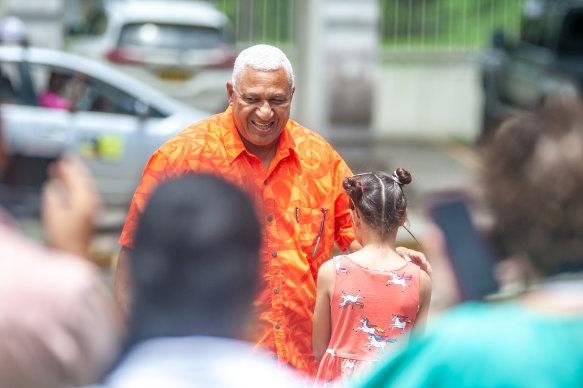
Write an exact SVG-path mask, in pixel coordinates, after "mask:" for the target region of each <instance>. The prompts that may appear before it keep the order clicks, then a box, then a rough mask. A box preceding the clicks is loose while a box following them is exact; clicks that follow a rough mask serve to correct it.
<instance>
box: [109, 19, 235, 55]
mask: <svg viewBox="0 0 583 388" xmlns="http://www.w3.org/2000/svg"><path fill="white" fill-rule="evenodd" d="M224 42H225V35H224V34H223V32H222V30H220V29H216V28H212V27H204V26H192V25H180V24H162V23H132V24H126V25H125V26H124V27H123V28H122V31H121V34H120V38H119V42H118V45H119V46H120V47H127V46H133V47H135V46H137V47H153V48H161V47H162V48H174V49H211V48H215V47H217V46H219V45H221V44H222V43H224Z"/></svg>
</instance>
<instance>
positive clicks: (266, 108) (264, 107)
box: [257, 101, 272, 120]
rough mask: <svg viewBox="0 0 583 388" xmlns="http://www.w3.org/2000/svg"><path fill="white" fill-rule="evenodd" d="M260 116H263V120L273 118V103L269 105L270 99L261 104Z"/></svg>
mask: <svg viewBox="0 0 583 388" xmlns="http://www.w3.org/2000/svg"><path fill="white" fill-rule="evenodd" d="M257 112H258V115H259V118H261V119H262V120H266V119H269V118H271V113H272V109H271V105H269V102H268V101H263V102H262V103H261V105H260V106H259V108H258V109H257Z"/></svg>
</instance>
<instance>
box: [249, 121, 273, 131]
mask: <svg viewBox="0 0 583 388" xmlns="http://www.w3.org/2000/svg"><path fill="white" fill-rule="evenodd" d="M273 123H274V122H273V121H271V122H269V123H261V122H259V121H253V120H252V121H251V124H253V126H254V127H255V128H256V129H257V130H258V131H259V132H268V131H269V130H271V128H272V127H273Z"/></svg>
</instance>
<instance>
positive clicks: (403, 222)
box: [399, 209, 409, 226]
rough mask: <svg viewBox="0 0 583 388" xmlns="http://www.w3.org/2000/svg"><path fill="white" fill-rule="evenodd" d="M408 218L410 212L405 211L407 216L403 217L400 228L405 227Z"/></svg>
mask: <svg viewBox="0 0 583 388" xmlns="http://www.w3.org/2000/svg"><path fill="white" fill-rule="evenodd" d="M408 216H409V211H408V210H407V209H405V214H404V215H403V219H402V220H401V223H400V224H399V226H403V225H405V222H407V217H408Z"/></svg>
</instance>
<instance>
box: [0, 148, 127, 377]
mask: <svg viewBox="0 0 583 388" xmlns="http://www.w3.org/2000/svg"><path fill="white" fill-rule="evenodd" d="M0 140H1V136H0ZM0 143H1V142H0ZM8 157H9V156H8V155H6V154H5V153H4V152H3V147H2V144H0V175H1V174H2V171H3V167H4V166H5V165H6V164H5V163H6V162H7V160H8ZM42 200H43V202H42V206H41V209H42V217H43V224H44V234H45V237H46V239H47V242H48V244H49V245H51V246H52V248H47V247H46V246H44V245H42V244H40V243H38V242H36V241H33V240H31V239H29V238H27V237H25V236H24V235H23V234H22V233H21V232H20V231H19V230H18V229H17V228H16V222H15V221H14V220H13V219H12V218H11V217H10V216H9V215H8V213H7V212H5V211H3V210H2V209H1V208H0V338H2V340H1V341H0V387H3V388H4V387H6V388H19V387H23V388H25V387H26V388H30V387H34V388H59V387H69V386H77V385H83V384H89V383H92V382H94V381H97V380H98V379H99V378H100V377H101V376H102V374H103V373H104V372H105V370H106V369H107V368H109V367H110V364H111V362H112V360H113V359H114V357H115V356H116V351H117V343H118V342H117V341H118V329H119V327H120V325H119V324H118V322H117V319H116V317H115V314H114V313H115V306H114V304H113V298H112V297H111V295H110V294H109V293H108V291H107V289H106V287H105V285H104V284H103V283H102V282H101V279H100V277H99V273H98V271H97V269H96V268H95V267H94V266H93V265H92V264H91V263H90V262H89V261H88V260H86V259H85V258H82V257H83V256H87V248H88V244H89V240H90V237H91V235H92V231H93V230H92V227H93V217H94V215H95V213H96V211H97V209H98V205H99V201H98V197H97V192H96V191H95V189H94V186H93V182H92V181H91V177H90V175H89V172H88V171H87V170H86V169H85V167H84V166H83V165H82V164H80V162H77V161H75V160H71V159H67V158H64V159H62V160H60V161H58V162H56V164H54V165H53V166H52V170H51V174H50V179H49V181H48V182H47V183H46V184H45V187H44V191H43V197H42Z"/></svg>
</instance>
